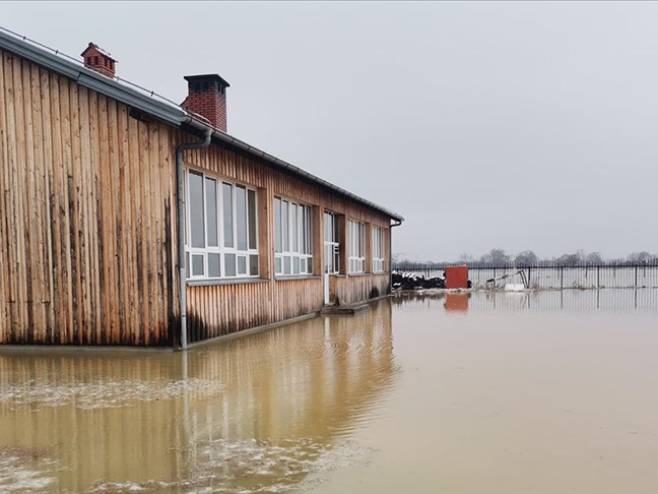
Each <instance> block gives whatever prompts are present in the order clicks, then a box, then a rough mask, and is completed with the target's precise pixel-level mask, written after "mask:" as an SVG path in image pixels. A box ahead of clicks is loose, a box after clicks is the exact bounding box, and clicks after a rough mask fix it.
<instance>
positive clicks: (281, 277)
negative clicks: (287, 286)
mask: <svg viewBox="0 0 658 494" xmlns="http://www.w3.org/2000/svg"><path fill="white" fill-rule="evenodd" d="M274 279H275V280H276V281H294V280H320V279H322V277H321V276H317V275H315V274H278V275H276V276H275V277H274Z"/></svg>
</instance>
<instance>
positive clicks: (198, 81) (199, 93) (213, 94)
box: [182, 74, 230, 132]
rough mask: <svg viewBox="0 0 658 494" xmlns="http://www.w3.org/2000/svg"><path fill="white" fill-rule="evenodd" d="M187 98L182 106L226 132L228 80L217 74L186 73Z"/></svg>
mask: <svg viewBox="0 0 658 494" xmlns="http://www.w3.org/2000/svg"><path fill="white" fill-rule="evenodd" d="M185 80H186V81H187V98H185V101H183V103H182V106H183V108H185V109H186V110H189V111H191V112H194V113H197V114H199V115H201V116H202V117H204V118H206V119H207V120H208V121H209V122H210V123H211V125H212V126H213V127H216V128H218V129H219V130H222V131H224V132H226V88H227V87H229V86H230V84H229V83H228V82H226V81H225V80H224V79H222V78H221V77H219V76H218V75H217V74H204V75H188V76H185Z"/></svg>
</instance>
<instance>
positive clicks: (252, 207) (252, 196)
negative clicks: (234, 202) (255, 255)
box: [247, 190, 257, 249]
mask: <svg viewBox="0 0 658 494" xmlns="http://www.w3.org/2000/svg"><path fill="white" fill-rule="evenodd" d="M247 194H248V200H249V248H250V249H255V248H256V245H257V239H256V191H253V190H249V191H247Z"/></svg>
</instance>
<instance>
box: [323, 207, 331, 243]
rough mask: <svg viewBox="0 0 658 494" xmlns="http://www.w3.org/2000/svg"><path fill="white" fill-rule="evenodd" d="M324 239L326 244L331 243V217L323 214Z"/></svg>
mask: <svg viewBox="0 0 658 494" xmlns="http://www.w3.org/2000/svg"><path fill="white" fill-rule="evenodd" d="M324 239H325V241H326V242H331V215H330V214H329V213H324Z"/></svg>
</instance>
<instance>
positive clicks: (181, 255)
mask: <svg viewBox="0 0 658 494" xmlns="http://www.w3.org/2000/svg"><path fill="white" fill-rule="evenodd" d="M204 130H205V135H204V139H203V141H201V142H186V143H183V144H179V145H178V146H176V197H177V198H178V201H177V202H178V281H179V287H178V309H179V311H180V348H181V350H187V294H186V286H187V283H186V279H187V274H186V272H185V216H186V207H185V200H186V197H185V163H184V161H183V157H184V154H185V151H187V150H190V149H203V148H207V147H208V146H210V140H211V137H212V129H211V128H210V127H206V128H205V129H204Z"/></svg>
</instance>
